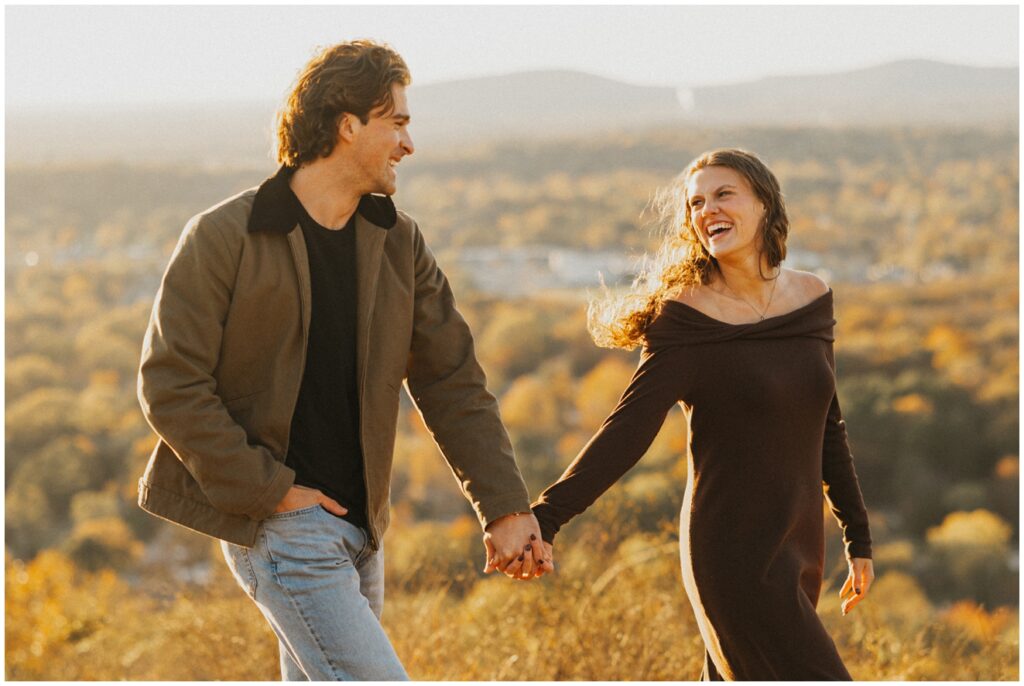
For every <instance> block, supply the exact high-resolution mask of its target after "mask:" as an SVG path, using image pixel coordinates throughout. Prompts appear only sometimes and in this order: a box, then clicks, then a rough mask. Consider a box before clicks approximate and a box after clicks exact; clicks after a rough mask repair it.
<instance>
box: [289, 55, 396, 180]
mask: <svg viewBox="0 0 1024 686" xmlns="http://www.w3.org/2000/svg"><path fill="white" fill-rule="evenodd" d="M411 81H412V78H411V76H410V75H409V68H408V67H407V66H406V65H405V61H404V60H403V59H402V57H401V56H400V55H399V54H398V53H397V52H395V51H394V50H392V49H391V48H390V47H388V46H387V45H386V44H382V43H375V42H373V41H369V40H356V41H351V42H348V43H339V44H338V45H333V46H331V47H328V48H324V49H322V50H321V51H320V52H319V53H317V54H316V55H315V56H314V57H313V59H311V60H310V61H309V62H308V63H307V64H306V66H305V67H303V68H302V71H301V72H300V73H299V76H298V78H297V80H296V82H295V86H294V87H293V88H292V91H291V94H290V95H289V96H288V100H287V101H286V102H285V104H284V106H283V107H282V108H281V109H280V110H279V111H278V113H277V121H276V128H277V161H278V163H279V164H283V165H286V166H288V167H298V166H300V165H302V164H303V163H304V162H309V161H312V160H315V159H318V158H320V157H327V156H328V155H330V154H331V152H332V151H333V150H334V146H335V145H336V144H337V142H338V118H339V117H341V115H342V114H344V113H345V112H348V113H349V114H354V115H355V116H357V117H359V121H361V122H363V123H364V124H365V123H366V122H368V121H369V115H370V112H371V111H373V110H375V109H377V108H378V107H382V108H384V111H385V112H390V111H391V109H392V108H393V107H394V102H393V100H392V97H391V87H392V86H393V85H394V84H399V85H402V86H408V85H409V83H410V82H411Z"/></svg>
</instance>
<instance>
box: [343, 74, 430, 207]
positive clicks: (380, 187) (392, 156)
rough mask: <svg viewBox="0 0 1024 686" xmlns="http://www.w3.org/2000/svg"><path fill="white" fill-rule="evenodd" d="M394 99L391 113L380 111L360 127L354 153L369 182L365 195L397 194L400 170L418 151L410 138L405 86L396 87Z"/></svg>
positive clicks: (358, 126)
mask: <svg viewBox="0 0 1024 686" xmlns="http://www.w3.org/2000/svg"><path fill="white" fill-rule="evenodd" d="M391 97H392V101H393V102H394V107H393V108H392V109H391V110H390V111H387V110H385V109H383V108H377V109H375V110H373V111H371V112H370V118H369V121H367V122H366V124H361V123H358V122H357V124H356V130H357V133H356V136H355V138H354V140H353V148H352V150H353V153H354V156H355V157H354V159H355V163H356V168H357V170H358V172H359V173H360V175H361V177H362V178H361V180H362V181H363V182H364V183H365V186H364V188H363V192H364V193H383V194H384V195H394V193H395V190H396V189H397V185H396V184H397V181H398V174H397V171H396V167H397V165H398V163H399V162H401V161H402V158H403V157H405V156H406V155H411V154H412V153H413V151H414V149H415V148H414V147H413V143H412V138H411V137H410V136H409V120H410V116H409V105H408V103H407V102H406V99H405V86H402V85H399V84H394V85H392V86H391Z"/></svg>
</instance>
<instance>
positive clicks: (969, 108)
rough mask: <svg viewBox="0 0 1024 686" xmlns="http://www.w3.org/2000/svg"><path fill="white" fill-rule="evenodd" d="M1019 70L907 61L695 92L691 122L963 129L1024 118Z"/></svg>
mask: <svg viewBox="0 0 1024 686" xmlns="http://www.w3.org/2000/svg"><path fill="white" fill-rule="evenodd" d="M1018 91H1019V70H1018V69H1016V68H983V67H966V66H962V65H956V64H944V63H942V62H932V61H929V60H904V61H900V62H891V63H888V64H883V65H881V66H878V67H871V68H869V69H858V70H856V71H849V72H843V73H838V74H821V75H814V76H777V77H771V78H766V79H761V80H759V81H752V82H750V83H741V84H737V85H733V86H715V87H705V88H695V89H693V91H692V93H693V104H694V109H693V111H692V113H691V115H690V118H692V119H694V120H696V121H703V122H704V123H708V124H721V123H730V124H750V123H763V124H811V125H815V124H817V125H826V126H831V125H854V126H863V125H892V124H896V125H906V124H944V125H956V126H977V125H993V124H994V125H1005V124H1013V123H1016V122H1017V120H1018Z"/></svg>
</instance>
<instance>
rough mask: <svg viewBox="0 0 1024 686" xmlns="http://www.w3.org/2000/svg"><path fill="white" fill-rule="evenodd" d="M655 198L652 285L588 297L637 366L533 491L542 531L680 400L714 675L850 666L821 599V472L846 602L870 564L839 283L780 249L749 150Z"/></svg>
mask: <svg viewBox="0 0 1024 686" xmlns="http://www.w3.org/2000/svg"><path fill="white" fill-rule="evenodd" d="M662 198H663V201H662V208H663V210H664V216H665V217H666V218H667V220H668V225H669V227H670V232H669V235H668V237H667V238H666V240H665V242H664V244H663V245H662V247H661V249H660V251H659V253H658V256H657V258H656V260H655V263H654V267H653V269H652V270H651V271H650V273H649V274H648V277H647V279H646V285H638V286H637V287H636V288H635V289H634V292H633V293H631V294H630V295H629V296H626V297H625V298H622V299H618V300H617V299H614V298H610V299H609V300H608V301H606V302H604V303H598V304H595V305H592V307H591V311H590V329H591V333H592V335H593V336H594V339H595V341H596V342H597V344H598V345H603V346H606V347H621V348H626V349H632V348H634V347H636V346H637V345H638V344H643V346H644V349H643V356H642V358H641V362H640V366H639V368H638V369H637V371H636V373H635V374H634V376H633V380H632V381H631V382H630V384H629V387H628V388H627V389H626V391H625V392H624V393H623V395H622V398H621V399H620V400H619V404H618V406H617V407H616V408H615V410H614V411H613V412H612V413H611V415H609V416H608V418H607V419H606V420H605V423H604V425H603V426H602V427H601V429H600V430H599V431H598V433H597V434H596V435H595V436H594V437H593V438H592V439H591V440H590V442H589V443H588V444H587V445H586V447H585V448H584V449H583V451H582V452H581V453H580V454H579V455H578V456H577V457H576V459H575V460H574V461H573V463H572V464H571V465H570V466H569V468H568V469H567V470H566V472H565V473H564V474H563V475H562V477H561V478H560V479H559V481H558V482H557V483H555V484H554V485H552V486H551V487H550V488H548V489H547V490H546V491H544V493H543V494H542V495H541V497H540V499H539V500H538V501H537V503H536V504H535V505H534V507H533V509H534V512H535V514H536V515H537V519H538V520H539V521H540V525H541V530H542V532H543V538H544V541H545V542H546V544H548V545H550V543H551V542H552V540H553V538H554V535H555V534H556V533H557V532H558V530H559V528H560V527H561V526H562V525H563V524H565V522H567V521H568V520H570V519H571V518H572V517H574V516H576V515H578V514H580V513H581V512H583V511H584V510H585V509H586V508H587V507H588V506H589V505H590V504H591V503H593V502H594V500H596V499H597V498H598V496H600V495H601V494H602V493H603V492H604V491H605V490H607V489H608V488H609V487H610V486H611V485H612V484H614V483H615V482H616V481H617V480H618V479H619V478H620V477H621V476H622V475H623V474H624V473H625V472H626V471H627V470H628V469H629V468H630V467H632V466H633V465H634V464H635V463H636V462H637V460H639V459H640V457H641V456H642V455H643V454H644V452H645V451H646V450H647V448H648V446H649V445H650V444H651V441H652V440H653V439H654V437H655V436H656V434H657V433H658V430H659V429H660V428H661V425H662V423H663V422H664V419H665V415H666V414H667V412H668V411H669V409H671V407H672V405H674V404H675V403H677V402H678V403H681V404H682V407H683V410H684V412H685V414H686V417H687V421H688V423H689V430H690V432H689V449H688V480H687V484H686V492H685V496H684V500H683V509H682V517H681V527H680V530H681V551H682V568H683V581H684V584H685V587H686V592H687V595H689V597H690V601H691V603H692V605H693V609H694V613H695V615H696V618H697V625H698V627H699V629H700V632H701V636H702V637H703V639H704V645H705V647H706V653H705V662H704V673H703V675H702V676H703V678H704V679H705V680H723V679H745V680H771V679H793V680H798V679H799V680H803V679H815V680H824V679H847V680H848V679H850V674H849V672H847V670H846V668H845V667H844V665H843V662H842V660H841V659H840V657H839V654H838V653H837V651H836V648H835V645H834V644H833V642H832V640H831V638H829V636H828V634H827V633H826V631H825V629H824V627H823V626H822V624H821V621H820V620H819V619H818V615H817V613H816V612H815V606H816V604H817V601H818V594H819V591H820V590H821V583H822V574H823V565H824V529H823V520H822V505H823V502H822V501H823V488H822V485H823V484H824V491H825V492H826V493H827V496H828V500H829V504H830V506H831V508H832V512H833V513H834V514H835V516H836V518H837V519H838V520H839V522H840V524H841V526H842V528H843V532H844V539H845V542H846V554H847V559H848V560H849V568H850V572H849V578H848V579H847V580H846V583H845V584H844V585H843V588H842V590H841V591H840V596H841V597H842V598H843V599H844V603H843V613H844V614H845V613H846V612H848V611H849V610H851V609H852V608H853V607H855V606H856V604H857V603H858V602H860V600H861V599H863V598H864V596H865V594H866V593H867V592H868V589H869V588H870V586H871V582H872V579H873V578H874V572H873V569H872V564H871V559H870V558H871V537H870V533H869V530H868V521H867V513H866V511H865V509H864V503H863V500H862V498H861V493H860V487H859V485H858V483H857V476H856V473H855V471H854V467H853V461H852V458H851V455H850V451H849V448H848V446H847V440H846V430H845V425H844V423H843V419H842V415H841V413H840V409H839V402H838V400H837V399H836V394H835V375H834V370H835V362H834V357H833V351H832V341H833V337H832V330H833V326H834V324H835V320H834V319H833V318H832V291H831V289H829V288H828V286H826V284H825V283H824V282H823V281H822V280H821V279H819V278H818V277H817V276H814V275H813V274H808V273H805V272H799V271H794V270H791V269H784V268H782V267H781V266H780V265H781V262H782V260H783V258H784V257H785V255H786V244H785V240H786V235H787V233H788V227H789V224H788V220H787V218H786V210H785V206H784V204H783V200H782V193H781V191H780V189H779V184H778V181H777V180H776V179H775V176H774V175H773V174H772V173H771V171H769V170H768V169H767V167H765V165H764V164H763V163H762V162H761V161H760V160H759V159H757V158H756V157H755V156H754V155H751V154H750V153H747V152H744V151H742V150H715V151H712V152H709V153H706V154H704V155H701V156H700V157H698V158H697V159H696V160H694V162H693V163H691V164H690V166H689V168H688V169H687V170H686V172H684V174H683V175H681V176H680V177H679V179H678V180H677V183H676V184H674V186H673V187H671V188H669V189H668V191H667V192H665V193H663V194H662ZM673 226H674V227H675V230H671V227H673ZM641 283H643V282H642V281H638V284H641ZM550 552H551V551H550V549H549V550H548V551H547V553H548V554H547V555H545V557H548V558H550ZM509 571H510V572H511V573H513V574H514V573H515V572H516V570H514V569H511V570H509Z"/></svg>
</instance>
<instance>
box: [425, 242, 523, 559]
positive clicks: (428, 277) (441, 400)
mask: <svg viewBox="0 0 1024 686" xmlns="http://www.w3.org/2000/svg"><path fill="white" fill-rule="evenodd" d="M413 241H414V245H413V251H414V258H415V267H414V268H415V278H416V283H415V305H414V315H413V316H414V321H413V335H412V345H411V350H410V354H409V366H408V369H407V385H408V389H409V394H410V396H411V397H412V399H413V401H414V402H415V403H416V407H417V408H418V409H419V411H420V414H421V415H422V416H423V420H424V422H425V423H426V425H427V428H428V429H429V430H430V432H431V433H432V434H433V436H434V440H435V441H436V442H437V445H438V447H439V448H440V449H441V452H442V453H443V454H444V456H445V459H446V460H447V461H448V464H449V465H450V466H451V469H452V472H453V473H454V474H455V478H456V479H457V480H458V482H459V487H460V488H461V489H462V492H463V493H464V494H465V495H466V497H467V498H468V499H469V501H470V502H471V503H472V505H473V509H474V510H476V513H477V517H478V518H479V519H480V523H481V525H482V526H483V527H484V528H485V531H486V533H485V537H484V540H485V544H486V545H487V546H488V553H489V554H488V561H489V562H488V569H495V568H497V569H502V570H504V568H505V566H507V564H508V563H510V562H512V561H515V560H516V558H517V557H518V556H519V555H520V554H521V553H522V552H523V550H524V549H525V547H526V546H527V545H529V544H530V534H533V535H535V536H537V539H538V540H539V538H540V529H539V527H537V524H536V520H535V519H534V517H533V515H532V514H531V511H530V500H529V495H528V493H527V490H526V484H525V483H524V482H523V478H522V475H521V474H520V473H519V468H518V467H517V466H516V462H515V458H514V456H513V453H512V443H511V441H510V440H509V437H508V433H507V432H506V431H505V427H504V425H503V424H502V423H501V417H500V414H499V412H498V402H497V400H495V398H494V396H493V395H491V394H490V393H489V392H488V391H487V388H486V379H485V377H484V372H483V370H482V369H481V368H480V364H479V363H478V362H477V359H476V354H475V352H474V348H473V337H472V335H471V333H470V331H469V326H468V325H467V324H466V321H465V320H464V319H463V318H462V315H461V314H459V312H458V310H457V309H456V308H455V298H454V296H453V295H452V291H451V287H450V286H449V284H448V280H447V278H445V276H444V274H443V273H442V272H441V270H440V269H439V268H438V266H437V262H436V260H435V259H434V256H433V254H432V253H431V251H430V249H429V248H428V247H427V245H426V242H425V241H424V240H423V235H422V234H421V233H420V230H419V227H417V226H415V225H414V227H413ZM517 513H522V516H517V517H509V516H508V515H513V514H517ZM492 548H493V554H492ZM492 562H493V564H491V563H492Z"/></svg>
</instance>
